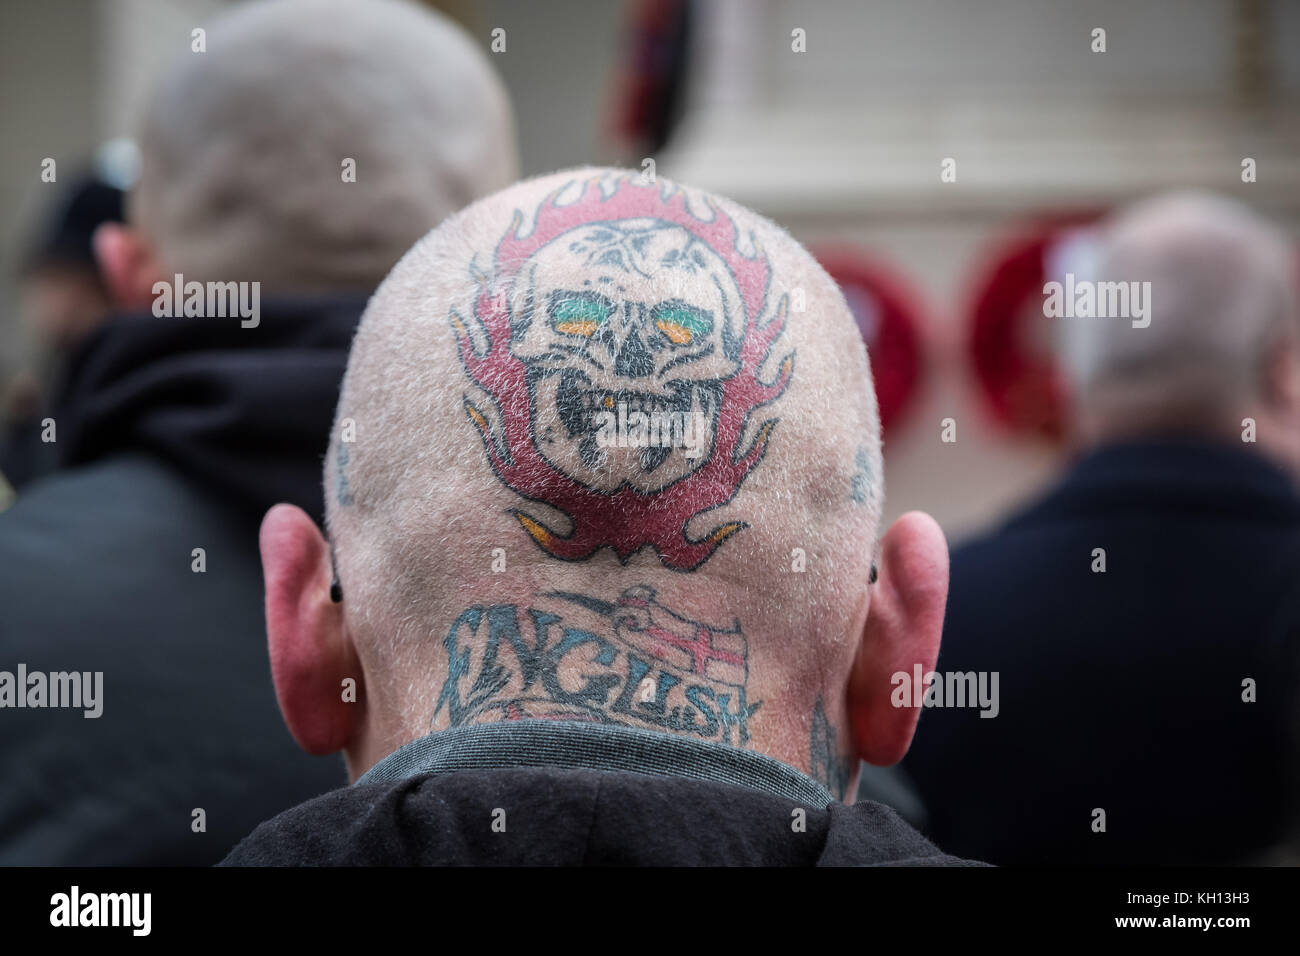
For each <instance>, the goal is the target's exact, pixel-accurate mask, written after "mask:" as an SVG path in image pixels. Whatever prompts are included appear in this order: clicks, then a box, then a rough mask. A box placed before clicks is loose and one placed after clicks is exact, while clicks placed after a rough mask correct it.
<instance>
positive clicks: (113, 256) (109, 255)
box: [91, 222, 162, 310]
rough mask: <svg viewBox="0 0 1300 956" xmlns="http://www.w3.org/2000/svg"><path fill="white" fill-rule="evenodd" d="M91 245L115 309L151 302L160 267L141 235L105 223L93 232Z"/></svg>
mask: <svg viewBox="0 0 1300 956" xmlns="http://www.w3.org/2000/svg"><path fill="white" fill-rule="evenodd" d="M91 242H92V244H93V245H94V247H95V261H96V262H98V263H99V274H100V275H101V276H102V277H103V279H104V287H105V288H106V289H108V295H109V298H110V299H111V300H112V303H113V306H114V307H115V308H118V309H125V310H132V309H143V308H145V307H146V306H148V305H149V304H150V303H151V302H153V299H154V292H153V286H154V283H155V282H157V281H159V279H160V278H161V272H162V268H161V266H159V264H158V261H157V260H156V259H155V258H154V255H153V252H152V250H151V249H150V248H149V244H148V243H147V242H146V241H145V239H144V236H142V235H141V234H140V233H139V232H138V231H137V230H135V229H132V228H131V227H130V226H125V225H122V224H121V223H116V222H106V223H104V224H102V225H101V226H99V228H97V229H96V230H95V234H94V236H93V237H92V239H91Z"/></svg>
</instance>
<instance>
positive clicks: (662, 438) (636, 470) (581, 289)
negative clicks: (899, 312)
mask: <svg viewBox="0 0 1300 956" xmlns="http://www.w3.org/2000/svg"><path fill="white" fill-rule="evenodd" d="M562 192H563V190H560V191H557V193H555V194H552V196H550V197H548V199H547V200H546V201H544V202H543V203H542V206H541V208H540V209H539V210H538V211H537V214H536V217H535V223H534V224H533V225H532V228H531V230H525V228H524V226H523V222H524V216H523V215H522V213H516V215H515V220H514V222H513V223H512V224H511V227H510V229H509V230H508V231H507V233H506V235H505V237H503V238H502V240H501V242H500V243H499V245H498V247H497V251H496V257H495V262H494V270H493V272H492V273H490V274H489V273H484V274H481V275H480V276H479V278H480V283H481V288H480V294H479V297H478V300H477V302H476V304H475V311H474V315H475V318H476V319H477V320H478V321H477V325H476V326H474V327H473V328H474V333H472V332H471V325H470V324H469V323H467V322H466V321H465V320H464V319H462V318H461V317H460V316H459V314H457V313H453V314H452V325H453V327H454V328H455V330H456V334H457V337H458V340H459V347H460V357H461V362H462V364H463V365H464V367H465V370H466V372H467V373H468V375H469V376H470V378H471V380H472V381H473V382H474V383H475V384H477V385H478V386H479V387H480V388H481V389H482V390H483V391H485V392H486V393H487V394H488V395H489V397H490V398H492V399H493V400H494V401H495V403H496V406H497V411H498V412H499V424H494V423H493V422H491V421H490V420H489V418H488V416H487V415H486V414H485V413H484V412H483V410H482V409H481V408H480V407H479V406H478V405H477V404H475V402H474V401H473V400H472V398H471V397H470V396H469V395H466V398H465V407H466V412H467V414H468V416H469V418H470V421H471V422H472V423H473V424H474V426H475V427H476V428H477V430H478V432H479V435H480V438H481V439H482V441H483V445H484V449H485V451H486V452H487V455H488V459H489V462H490V463H491V465H492V467H493V470H494V471H495V473H496V474H497V476H498V477H499V478H501V480H502V481H503V482H504V483H505V484H506V485H508V486H509V487H510V488H512V489H514V490H515V491H516V492H518V493H519V494H520V495H522V496H523V497H524V498H527V499H530V500H533V501H540V502H544V503H546V504H549V505H551V506H553V507H555V508H557V509H559V510H560V511H562V512H564V513H565V514H566V515H568V516H569V518H570V519H571V521H572V522H573V529H572V530H571V531H569V532H568V533H567V534H566V533H563V532H562V531H560V530H557V529H554V528H551V527H547V526H546V525H545V524H544V523H543V521H542V520H541V519H540V518H538V517H536V516H535V515H530V514H527V513H526V512H524V511H522V510H520V511H516V512H515V513H514V514H515V517H516V518H517V519H518V521H519V522H520V524H521V525H522V526H523V528H524V529H525V530H526V531H527V532H528V534H529V535H530V536H531V537H532V539H533V540H534V541H535V542H536V543H537V544H538V545H539V546H541V547H542V548H543V549H544V550H546V551H547V552H548V553H550V554H552V555H554V556H555V557H559V558H564V559H567V560H582V559H584V558H587V557H589V556H590V555H591V554H592V553H593V552H594V551H596V550H597V549H598V548H601V547H611V548H613V549H614V551H615V553H616V554H617V555H618V556H619V558H620V560H622V561H625V562H626V561H627V559H628V558H629V557H630V556H631V555H632V554H633V553H635V552H636V551H638V550H640V549H641V548H643V547H645V546H646V545H650V546H651V547H653V548H654V549H655V550H656V551H657V552H658V553H659V556H660V558H661V560H663V562H664V564H665V565H666V566H668V567H670V568H675V569H677V570H693V569H694V568H695V567H698V566H699V564H701V563H703V561H705V560H707V559H708V557H709V556H710V555H711V554H712V553H713V551H714V550H716V548H717V547H718V545H720V544H721V543H722V542H723V541H724V540H726V539H727V538H728V537H730V536H731V535H733V534H735V533H736V532H738V531H740V530H741V529H742V528H743V527H745V525H744V523H743V522H728V523H725V524H722V525H719V526H718V527H717V528H714V529H713V530H712V531H711V532H710V533H709V534H707V535H706V536H704V537H703V538H701V539H697V540H692V539H691V538H689V537H688V536H687V534H686V525H687V523H688V522H689V521H690V520H691V518H693V517H694V516H695V515H697V514H700V513H701V512H704V511H707V510H709V509H711V508H714V507H717V506H718V505H721V504H725V503H726V502H727V501H729V500H730V499H731V497H733V496H734V495H735V493H736V491H737V490H738V489H739V486H740V484H741V482H742V481H743V480H744V478H745V476H746V475H747V474H748V473H749V471H750V470H751V469H752V468H753V467H754V466H756V465H757V464H758V463H759V461H761V460H762V457H763V454H764V452H765V450H766V446H767V441H768V439H769V437H770V435H771V432H772V429H773V427H774V426H775V425H776V419H769V420H767V421H765V422H762V423H757V424H755V425H754V427H753V428H750V422H749V416H750V413H751V412H752V411H753V410H754V409H755V408H758V407H759V406H761V405H765V404H767V403H769V402H771V401H774V400H775V399H776V398H778V397H779V396H780V395H781V394H782V393H783V392H784V390H785V387H786V384H787V383H788V381H789V378H790V375H791V373H792V370H793V354H791V355H787V356H785V357H784V358H783V359H782V360H781V361H780V362H779V364H778V368H777V370H776V373H775V376H774V377H773V379H772V380H771V381H763V380H761V379H760V375H759V370H760V367H762V366H763V365H764V364H765V362H766V361H767V359H768V358H769V350H770V347H771V344H772V342H773V341H774V340H775V339H776V338H777V336H779V335H780V333H781V332H782V330H783V329H784V326H785V313H786V302H785V298H784V297H782V298H781V300H780V303H779V305H778V306H777V308H776V309H775V313H776V314H775V315H773V316H767V315H765V312H766V308H767V291H768V290H767V286H768V282H769V278H770V270H769V266H768V263H767V260H766V258H765V257H764V256H763V255H762V252H761V250H760V249H758V248H757V244H756V243H754V253H753V254H752V255H746V254H745V253H743V252H741V251H740V248H739V244H740V240H741V238H742V237H741V234H740V233H739V231H738V229H737V228H736V226H735V224H734V223H733V222H732V221H731V220H730V219H729V218H728V217H727V216H726V215H725V214H724V213H722V212H721V211H720V210H717V209H716V208H712V207H710V208H711V211H712V213H713V216H712V218H711V219H703V218H699V217H697V216H696V215H695V214H694V213H693V212H692V211H691V209H690V208H689V205H688V203H687V201H686V197H685V196H684V194H682V193H681V192H680V191H673V192H669V193H668V194H667V195H664V194H662V193H661V191H660V189H659V188H658V187H654V186H645V185H640V184H638V183H636V182H635V181H634V180H633V179H631V178H629V177H623V178H620V179H619V180H617V181H616V182H614V183H613V185H612V188H610V184H609V183H607V182H606V183H602V182H599V181H593V182H591V183H587V184H585V186H584V187H583V189H582V191H581V195H580V197H579V198H578V199H577V200H576V201H572V202H568V203H563V204H562V203H560V202H559V197H560V193H562ZM751 239H752V237H751ZM489 290H495V291H494V292H493V291H489ZM764 319H766V321H762V320H764ZM475 333H476V334H475ZM481 341H485V342H486V346H483V345H480V344H479V342H481ZM615 421H617V423H618V426H619V427H620V428H621V427H623V426H624V424H625V423H627V422H640V423H647V422H648V423H651V424H652V427H651V428H650V434H652V435H657V437H658V440H656V441H650V442H642V441H633V442H628V443H623V442H610V441H608V440H606V435H605V434H604V432H603V431H602V430H603V429H608V428H609V427H610V426H611V423H613V422H615ZM747 433H753V435H754V437H753V438H752V440H751V442H750V444H749V446H748V447H747V448H745V449H744V450H743V451H742V450H741V448H740V446H741V443H742V441H743V440H744V438H745V436H746V434H747ZM669 435H671V438H669V437H668V436H669ZM687 436H689V437H690V439H692V440H682V439H685V438H686V437H687ZM670 489H671V490H670Z"/></svg>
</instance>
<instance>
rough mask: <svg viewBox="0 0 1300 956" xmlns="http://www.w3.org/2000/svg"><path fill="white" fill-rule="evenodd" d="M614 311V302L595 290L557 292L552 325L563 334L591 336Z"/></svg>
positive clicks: (554, 298)
mask: <svg viewBox="0 0 1300 956" xmlns="http://www.w3.org/2000/svg"><path fill="white" fill-rule="evenodd" d="M613 311H614V303H612V302H610V301H609V299H607V298H605V297H604V296H603V295H597V294H596V293H594V292H555V293H553V294H552V296H551V325H552V326H553V327H554V329H555V331H557V332H559V333H561V334H563V335H578V336H582V337H584V338H586V337H590V336H591V335H592V334H593V333H594V332H595V331H596V330H597V329H598V328H600V325H601V323H602V322H604V321H605V320H606V319H608V318H609V315H610V313H611V312H613Z"/></svg>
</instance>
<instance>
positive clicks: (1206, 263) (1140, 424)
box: [1072, 193, 1300, 435]
mask: <svg viewBox="0 0 1300 956" xmlns="http://www.w3.org/2000/svg"><path fill="white" fill-rule="evenodd" d="M1099 252H1100V255H1099V259H1098V262H1097V268H1096V275H1097V278H1098V279H1100V280H1102V281H1126V282H1150V283H1151V286H1150V300H1149V308H1150V310H1151V314H1150V324H1149V326H1147V327H1140V326H1135V325H1134V324H1133V323H1130V322H1126V321H1123V320H1122V319H1096V318H1094V319H1078V320H1074V322H1075V328H1074V329H1072V332H1073V334H1074V335H1075V346H1076V348H1075V349H1074V353H1073V356H1072V357H1073V366H1074V374H1075V378H1076V382H1077V385H1078V398H1079V402H1080V405H1081V408H1082V410H1083V413H1084V416H1085V417H1086V418H1087V419H1089V420H1090V421H1091V423H1092V427H1093V428H1094V429H1095V430H1098V431H1100V432H1101V433H1113V432H1136V431H1159V430H1174V429H1176V430H1183V431H1196V430H1200V431H1204V432H1207V433H1222V434H1225V435H1230V434H1232V433H1234V432H1236V431H1239V430H1240V428H1241V419H1242V418H1243V417H1244V416H1247V415H1251V414H1254V413H1255V412H1256V411H1260V412H1261V413H1262V414H1265V415H1268V414H1269V412H1270V410H1278V411H1286V412H1288V413H1289V409H1287V408H1286V407H1285V406H1287V405H1288V403H1292V402H1294V397H1293V395H1292V394H1291V393H1292V390H1293V388H1294V386H1293V384H1292V383H1291V382H1290V380H1289V379H1290V377H1291V376H1292V375H1293V370H1291V369H1289V368H1288V367H1287V365H1288V360H1289V358H1290V359H1293V358H1294V355H1295V349H1296V342H1297V340H1298V339H1300V314H1298V313H1297V308H1296V286H1295V282H1296V271H1295V265H1296V253H1295V250H1294V247H1293V245H1292V244H1291V242H1290V241H1289V240H1288V239H1287V237H1286V236H1285V235H1284V234H1283V233H1282V232H1281V230H1279V229H1278V228H1276V227H1275V226H1273V225H1272V224H1270V223H1268V222H1267V221H1265V220H1263V219H1262V218H1260V217H1259V216H1257V215H1256V214H1255V213H1253V212H1252V211H1251V210H1250V209H1248V208H1247V207H1245V206H1243V205H1241V204H1239V203H1236V202H1232V201H1230V200H1227V199H1222V198H1219V197H1215V196H1211V195H1203V194H1195V193H1180V194H1172V195H1168V196H1162V197H1158V198H1154V199H1151V200H1147V201H1145V202H1141V203H1138V204H1136V205H1134V206H1132V207H1129V208H1128V209H1125V210H1124V211H1122V212H1121V213H1119V214H1118V215H1116V216H1115V217H1114V218H1113V219H1111V220H1110V221H1109V222H1107V223H1106V224H1105V226H1104V227H1103V229H1102V231H1101V242H1100V249H1099ZM1279 362H1281V365H1279ZM1279 376H1280V377H1279ZM1279 403H1281V404H1280V405H1279Z"/></svg>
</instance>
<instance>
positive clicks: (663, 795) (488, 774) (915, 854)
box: [223, 768, 965, 866]
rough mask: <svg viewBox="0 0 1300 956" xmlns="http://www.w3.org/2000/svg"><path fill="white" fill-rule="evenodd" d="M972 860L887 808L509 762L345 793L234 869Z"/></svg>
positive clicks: (256, 844)
mask: <svg viewBox="0 0 1300 956" xmlns="http://www.w3.org/2000/svg"><path fill="white" fill-rule="evenodd" d="M964 863H965V861H961V860H957V859H956V858H954V857H949V856H946V855H945V854H943V853H941V852H940V851H939V850H938V849H936V848H935V846H934V845H933V844H931V843H930V842H929V841H928V840H926V839H925V838H924V837H923V836H921V835H920V834H919V833H917V832H916V831H915V830H913V829H912V828H911V827H910V826H909V825H908V824H907V823H905V822H904V821H903V820H902V819H901V818H900V817H899V816H898V815H897V814H896V813H894V811H892V810H890V809H889V808H887V807H884V806H882V805H880V804H875V803H870V802H865V803H859V804H856V805H854V806H852V807H848V806H843V805H841V804H832V805H831V806H830V807H827V808H824V809H822V808H816V807H805V806H802V805H800V804H798V803H796V802H794V801H792V800H790V799H788V798H785V797H779V796H774V795H771V794H767V793H763V792H760V791H758V790H752V789H749V788H746V787H737V786H731V785H728V784H721V783H715V782H709V781H701V780H694V779H689V778H685V777H677V776H660V775H649V774H638V773H623V772H610V771H597V770H568V769H565V770H561V769H553V768H511V769H506V770H463V771H456V772H451V773H441V774H424V775H420V776H415V777H410V778H407V779H404V780H400V781H397V782H380V783H369V784H360V785H356V786H352V787H348V788H345V789H342V790H336V791H334V792H332V793H329V794H325V795H324V796H321V797H318V798H316V799H315V800H312V801H309V802H307V803H305V804H303V805H302V806H299V807H295V808H294V809H292V810H289V811H286V812H285V813H282V814H280V815H279V816H278V817H276V818H275V819H273V820H269V821H267V822H266V823H264V824H262V825H261V826H259V827H258V828H257V829H256V830H255V831H253V833H251V834H250V835H249V836H248V837H247V838H246V839H244V840H243V841H242V842H241V843H240V844H239V845H238V846H237V847H236V848H235V849H234V850H233V851H232V852H231V854H230V855H229V856H228V857H227V858H226V859H225V861H224V862H223V865H226V866H302V865H324V866H345V865H357V866H376V865H380V866H446V865H453V866H454V865H489V866H507V865H524V866H556V865H570V866H572V865H602V866H610V865H614V866H619V865H621V866H811V865H824V866H854V865H962V864H964Z"/></svg>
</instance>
